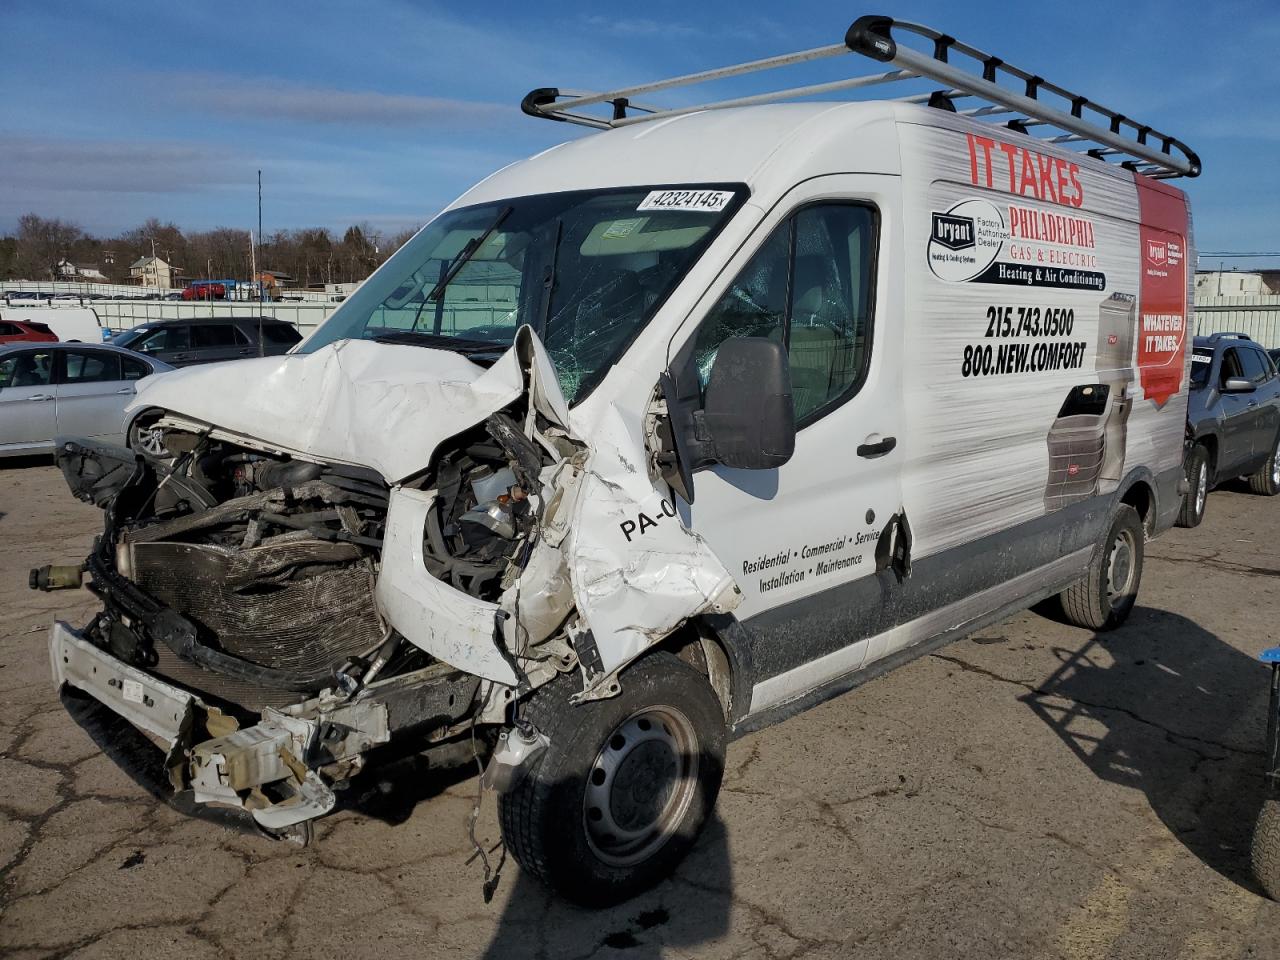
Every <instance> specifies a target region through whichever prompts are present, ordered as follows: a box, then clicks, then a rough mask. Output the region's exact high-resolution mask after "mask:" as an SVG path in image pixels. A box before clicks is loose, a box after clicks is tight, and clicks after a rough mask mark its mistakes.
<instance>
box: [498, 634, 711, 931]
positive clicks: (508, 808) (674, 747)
mask: <svg viewBox="0 0 1280 960" xmlns="http://www.w3.org/2000/svg"><path fill="white" fill-rule="evenodd" d="M621 683H622V692H621V693H620V694H618V695H617V696H616V697H612V698H609V699H606V700H594V701H588V702H586V703H582V704H579V705H577V706H574V705H573V704H571V703H570V702H569V697H570V696H571V695H572V694H573V693H574V692H576V691H577V690H579V689H580V680H579V678H578V676H577V675H576V674H572V675H566V676H565V677H562V678H560V679H559V680H556V681H554V682H552V683H550V684H548V685H547V686H545V687H542V688H541V689H539V690H537V691H536V692H535V693H534V694H533V696H531V697H530V698H529V700H528V702H527V703H526V704H524V707H523V710H522V716H523V718H524V719H527V720H529V721H530V722H531V723H533V725H534V726H535V727H537V728H538V730H539V731H540V732H541V733H543V734H545V735H546V736H547V737H548V738H549V739H550V743H549V745H548V746H547V748H546V749H545V750H544V751H543V752H542V753H541V754H540V755H539V756H538V757H537V758H535V760H534V761H533V764H532V767H531V769H530V770H529V771H528V772H527V773H526V775H525V776H524V777H523V779H521V780H520V781H519V782H518V783H517V784H516V785H515V787H513V788H512V789H511V790H510V792H508V793H506V794H503V795H502V796H500V797H499V799H498V816H499V822H500V823H501V826H502V836H503V839H504V840H505V841H506V843H507V848H508V849H509V850H510V851H511V854H512V856H514V857H515V859H516V861H517V862H519V864H520V866H521V867H523V868H524V869H525V870H527V871H528V872H529V873H531V874H533V875H534V876H536V877H537V878H538V879H539V880H541V881H543V882H544V883H545V884H547V885H548V886H549V887H551V888H552V889H553V890H555V891H556V892H557V893H558V894H559V895H561V896H562V897H564V898H565V899H567V900H571V901H573V902H575V903H579V904H582V905H584V906H607V905H611V904H615V903H620V902H622V901H623V900H627V899H629V898H631V897H633V896H635V895H636V894H638V893H640V892H641V891H643V890H646V889H647V888H649V887H651V886H653V885H654V884H655V883H657V882H658V881H660V880H662V879H663V878H665V877H666V876H668V875H669V874H670V873H671V871H672V870H673V869H674V868H675V866H676V865H677V864H678V863H679V862H680V860H681V859H683V857H684V856H685V854H686V853H688V851H689V849H690V848H691V847H692V846H693V843H694V840H695V839H696V838H697V836H698V833H699V831H700V830H701V829H702V826H703V824H704V823H705V822H706V820H707V818H708V816H709V815H710V813H711V809H712V807H714V805H715V800H716V795H717V793H719V790H720V780H721V777H722V776H723V773H724V749H725V738H726V731H725V721H724V713H723V711H722V710H721V707H720V701H719V700H718V699H717V698H716V695H715V693H714V692H713V691H712V689H711V687H710V685H709V684H708V683H707V680H706V678H705V677H704V676H703V675H702V674H701V673H699V672H698V671H697V670H695V669H693V668H692V667H690V666H689V665H688V664H686V663H685V662H683V661H682V660H679V659H677V658H676V657H674V656H672V655H670V654H668V653H661V652H660V653H654V654H651V655H649V656H647V657H645V658H644V659H643V660H641V661H639V662H638V663H636V664H635V665H633V666H632V667H631V668H629V669H628V670H627V671H626V672H625V673H624V674H623V675H622V677H621Z"/></svg>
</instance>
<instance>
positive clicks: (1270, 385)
mask: <svg viewBox="0 0 1280 960" xmlns="http://www.w3.org/2000/svg"><path fill="white" fill-rule="evenodd" d="M1187 444H1188V448H1187V458H1186V465H1187V482H1188V485H1189V489H1188V490H1187V494H1186V496H1185V498H1184V499H1183V501H1182V510H1181V512H1180V513H1179V515H1178V524H1179V526H1183V527H1194V526H1196V525H1198V524H1199V523H1200V521H1201V520H1203V519H1204V508H1205V499H1206V497H1207V495H1208V493H1209V491H1210V490H1211V489H1212V488H1213V487H1214V486H1215V485H1216V484H1219V483H1221V482H1222V481H1224V480H1230V479H1232V478H1233V477H1245V478H1247V479H1248V481H1249V487H1250V489H1252V490H1253V492H1254V493H1258V494H1262V495H1263V496H1267V497H1273V496H1275V495H1276V494H1277V493H1280V449H1277V448H1280V376H1277V373H1276V366H1275V363H1274V362H1273V361H1272V359H1271V357H1270V356H1268V355H1267V351H1266V350H1264V349H1262V347H1261V346H1259V345H1258V344H1256V343H1254V342H1253V341H1252V340H1251V339H1249V337H1248V336H1246V335H1245V334H1243V333H1215V334H1213V335H1212V336H1208V337H1196V338H1195V341H1194V344H1193V346H1192V353H1191V397H1190V403H1189V404H1188V406H1187Z"/></svg>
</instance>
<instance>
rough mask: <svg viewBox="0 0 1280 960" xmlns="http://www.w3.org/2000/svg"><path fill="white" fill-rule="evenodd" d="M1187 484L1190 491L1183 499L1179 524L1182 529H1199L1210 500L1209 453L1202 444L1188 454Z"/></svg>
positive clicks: (1179, 511) (1179, 513)
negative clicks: (1206, 505)
mask: <svg viewBox="0 0 1280 960" xmlns="http://www.w3.org/2000/svg"><path fill="white" fill-rule="evenodd" d="M1187 483H1188V484H1189V489H1188V490H1187V492H1186V495H1185V496H1183V498H1182V507H1181V509H1179V510H1178V519H1177V524H1178V526H1180V527H1198V526H1200V521H1202V520H1203V519H1204V508H1205V504H1206V502H1207V501H1208V499H1209V451H1207V450H1205V448H1204V447H1203V446H1201V445H1200V444H1196V445H1195V446H1194V447H1192V448H1191V452H1190V453H1188V454H1187Z"/></svg>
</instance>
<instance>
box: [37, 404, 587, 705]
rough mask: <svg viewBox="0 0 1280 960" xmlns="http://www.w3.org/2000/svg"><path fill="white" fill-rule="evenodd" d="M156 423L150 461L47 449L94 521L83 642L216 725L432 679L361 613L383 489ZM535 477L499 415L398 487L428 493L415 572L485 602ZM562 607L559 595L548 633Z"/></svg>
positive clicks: (421, 656) (505, 568)
mask: <svg viewBox="0 0 1280 960" xmlns="http://www.w3.org/2000/svg"><path fill="white" fill-rule="evenodd" d="M170 423H171V421H168V420H163V419H162V420H160V421H158V425H157V426H152V427H151V430H152V432H153V434H154V435H155V436H157V437H159V438H162V442H163V448H164V449H165V451H166V452H167V453H169V454H170V456H169V457H166V458H153V457H135V456H134V455H133V454H132V453H131V452H130V451H128V450H123V449H118V448H111V447H106V446H102V445H94V444H89V443H85V442H79V441H70V440H69V441H65V442H64V443H63V444H62V445H61V447H60V449H59V453H58V462H59V464H60V466H61V467H62V470H63V472H64V474H65V475H66V478H67V480H68V483H69V484H70V485H71V487H72V490H73V491H74V492H75V493H76V494H77V495H78V496H80V497H81V499H85V500H90V501H93V502H95V503H97V504H98V505H100V506H103V507H105V508H106V511H107V528H106V531H105V532H104V534H103V536H102V538H100V540H99V541H98V543H97V546H96V549H95V551H94V554H93V556H91V557H90V558H89V560H88V561H87V570H88V573H89V574H90V580H89V588H90V589H91V590H93V591H94V592H95V593H97V594H98V595H99V596H100V597H101V598H102V599H103V601H104V605H105V609H104V610H103V612H102V613H101V614H99V615H98V617H96V618H95V620H94V621H93V622H92V623H91V624H90V625H89V628H88V631H87V633H88V635H89V636H90V637H91V638H93V639H94V640H96V641H98V642H99V643H100V644H101V645H102V646H103V647H105V648H107V649H110V650H111V651H112V652H113V653H114V654H115V655H116V656H118V657H119V658H120V659H122V660H124V661H125V662H126V663H130V664H134V665H138V666H141V667H145V668H148V669H152V670H154V671H155V672H157V673H159V674H160V675H162V676H165V677H167V678H169V679H171V680H173V681H175V682H177V683H179V684H181V685H183V686H186V687H190V688H191V689H193V690H194V691H197V692H199V693H201V694H202V695H205V696H208V697H210V698H213V699H215V700H217V701H219V702H220V704H222V705H225V706H226V707H227V708H228V710H229V711H231V712H234V711H236V710H237V709H247V710H251V711H254V712H257V711H259V710H261V708H262V707H264V706H272V707H281V706H284V705H286V704H289V703H296V702H298V701H299V700H304V699H306V698H307V696H310V695H315V694H317V693H319V692H320V691H321V690H324V689H326V688H334V687H336V688H338V689H345V690H347V691H348V692H350V691H352V690H354V689H355V688H357V687H358V686H359V685H360V684H361V683H364V682H368V681H370V680H372V679H373V677H374V676H376V675H381V676H383V677H384V678H385V677H391V676H395V675H397V674H399V673H403V672H407V671H411V670H414V669H421V668H422V667H424V666H427V665H429V664H430V663H431V662H432V660H433V658H432V657H431V656H430V655H429V654H427V653H425V652H424V651H422V650H420V649H418V648H417V647H414V646H413V645H412V644H409V643H405V642H404V638H403V637H402V636H401V635H400V634H399V633H398V632H397V631H396V630H395V629H394V628H393V627H391V626H390V625H388V624H386V623H385V622H384V621H383V619H382V617H381V616H380V614H379V612H378V609H377V605H376V603H375V596H374V589H375V584H376V581H377V578H378V575H379V571H380V567H381V560H382V545H383V537H384V533H385V524H386V518H387V506H388V498H389V494H390V488H389V486H388V485H387V483H386V482H385V481H383V480H382V478H380V477H379V476H377V474H376V473H374V472H373V471H372V470H368V469H365V468H359V467H352V466H346V465H340V464H322V463H315V462H309V461H305V460H299V459H291V458H288V457H286V456H281V455H270V454H267V453H264V452H261V451H256V450H250V449H246V448H244V447H241V446H237V445H235V444H233V443H231V442H229V441H226V440H223V439H215V438H213V437H211V436H209V435H208V434H205V435H200V434H198V433H192V432H189V431H188V430H185V429H182V428H180V427H177V426H169V424H170ZM551 433H552V435H553V436H554V431H551ZM546 436H547V435H546V434H543V437H544V438H546ZM559 442H560V443H561V446H562V452H564V453H567V454H571V453H572V452H573V445H572V444H571V443H569V442H568V441H567V440H563V439H561V440H559ZM557 452H561V451H557ZM550 462H551V457H550V455H548V453H547V451H546V450H540V449H539V447H538V446H536V445H535V444H534V443H533V442H531V441H529V440H528V439H527V438H526V437H525V436H524V434H523V433H521V431H520V428H519V426H518V425H517V424H516V422H515V421H514V420H513V419H512V418H511V417H510V416H508V415H507V414H505V413H496V414H493V415H492V416H491V417H489V418H488V420H487V421H486V422H485V424H484V425H483V427H482V428H481V429H479V430H473V431H471V432H470V433H469V435H467V436H464V437H461V438H458V444H457V445H456V446H454V447H452V448H450V449H449V450H447V451H446V452H444V453H443V454H442V456H441V457H440V458H439V459H438V461H437V462H436V464H435V465H434V467H433V469H432V470H430V471H428V472H427V473H425V474H424V475H423V476H422V477H421V478H419V479H418V480H417V481H416V482H413V483H411V484H409V486H411V487H413V488H418V489H420V488H424V487H426V486H428V485H430V486H431V487H433V488H434V489H435V490H436V497H435V500H434V503H433V508H432V509H431V510H430V511H429V512H428V513H427V515H426V523H425V529H424V531H423V536H422V544H421V547H422V557H423V561H424V565H425V567H426V569H427V571H428V572H429V573H430V574H431V575H432V576H433V577H436V578H437V579H439V580H440V581H442V582H443V583H446V584H448V585H449V586H451V587H453V588H455V589H457V590H459V591H461V592H464V593H467V594H469V595H471V596H474V597H477V598H481V599H484V600H487V601H490V602H495V601H497V600H498V599H499V597H500V596H501V594H502V591H503V590H504V589H505V588H507V587H509V586H510V585H511V584H512V583H514V582H515V580H516V579H517V578H518V576H519V575H520V573H521V571H522V570H523V568H524V565H525V563H526V562H527V560H528V558H529V556H530V554H531V547H532V543H531V538H532V535H533V534H534V532H535V513H536V511H537V509H538V506H539V504H541V502H542V501H543V499H544V498H543V496H542V489H541V482H540V480H539V474H540V473H541V472H542V470H543V469H544V468H545V467H546V466H547V465H549V463H550ZM571 605H572V599H571V597H570V596H569V595H568V592H567V591H563V595H562V597H561V602H560V603H559V604H558V605H557V606H558V610H557V611H556V612H557V613H558V614H559V616H560V618H561V621H563V618H564V617H565V616H567V615H568V613H569V608H570V607H571ZM553 616H554V614H553ZM560 625H561V624H560V623H552V624H549V626H551V627H552V628H553V629H554V628H555V627H559V626H560ZM545 632H546V631H545V630H544V631H543V633H545ZM537 639H539V640H542V639H545V636H540V637H538V638H537ZM572 659H573V658H572V657H566V656H563V655H562V657H561V660H560V662H561V664H563V665H566V666H567V665H569V664H571V663H572ZM375 664H377V673H376V674H371V672H372V671H373V670H374V665H375Z"/></svg>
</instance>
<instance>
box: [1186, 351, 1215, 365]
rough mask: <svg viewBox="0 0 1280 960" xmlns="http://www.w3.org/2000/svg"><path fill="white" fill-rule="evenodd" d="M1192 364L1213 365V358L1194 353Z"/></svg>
mask: <svg viewBox="0 0 1280 960" xmlns="http://www.w3.org/2000/svg"><path fill="white" fill-rule="evenodd" d="M1191 362H1192V363H1213V357H1212V356H1208V357H1206V356H1205V355H1204V354H1202V353H1193V354H1192V355H1191Z"/></svg>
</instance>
